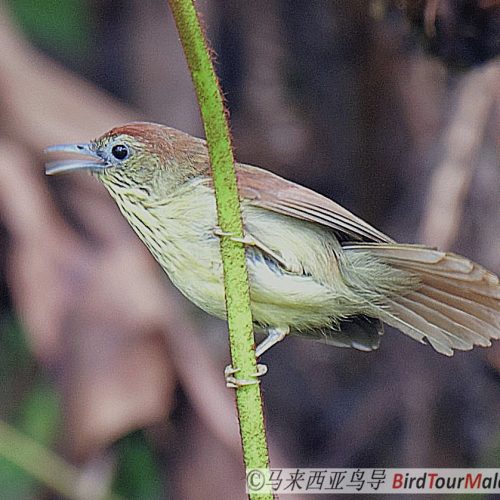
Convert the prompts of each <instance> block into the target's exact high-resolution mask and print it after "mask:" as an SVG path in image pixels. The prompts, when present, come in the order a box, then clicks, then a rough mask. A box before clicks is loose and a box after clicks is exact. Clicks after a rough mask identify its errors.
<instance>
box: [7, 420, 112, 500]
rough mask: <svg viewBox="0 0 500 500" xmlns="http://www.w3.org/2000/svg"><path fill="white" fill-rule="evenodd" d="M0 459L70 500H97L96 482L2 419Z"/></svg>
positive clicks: (107, 497)
mask: <svg viewBox="0 0 500 500" xmlns="http://www.w3.org/2000/svg"><path fill="white" fill-rule="evenodd" d="M0 456H3V457H4V458H6V459H7V460H9V461H10V462H12V463H13V464H15V465H17V466H18V467H19V468H21V469H22V470H24V471H25V472H27V473H28V474H30V475H31V476H33V477H35V478H36V479H38V480H39V481H40V482H41V483H43V484H45V485H46V486H47V487H49V488H50V489H52V490H53V491H55V492H57V493H58V494H59V495H62V496H64V497H66V498H69V499H71V500H82V499H86V498H98V497H97V496H96V488H95V481H94V480H91V479H90V480H89V481H88V482H87V481H85V480H84V477H83V476H82V473H81V472H80V471H79V470H78V469H77V468H76V467H74V466H73V465H71V464H68V463H67V462H65V461H64V460H63V459H62V458H60V457H59V456H57V455H56V454H55V453H53V452H52V451H50V450H48V449H47V448H45V447H44V446H42V445H41V444H39V443H37V442H36V441H34V440H33V439H31V438H30V437H28V436H25V435H24V434H21V433H20V432H18V431H17V430H16V429H15V428H14V427H11V426H10V425H9V424H7V423H6V422H4V421H3V420H0ZM100 498H102V499H107V500H119V499H120V497H118V496H115V495H110V494H106V493H104V494H103V495H102V496H101V497H100Z"/></svg>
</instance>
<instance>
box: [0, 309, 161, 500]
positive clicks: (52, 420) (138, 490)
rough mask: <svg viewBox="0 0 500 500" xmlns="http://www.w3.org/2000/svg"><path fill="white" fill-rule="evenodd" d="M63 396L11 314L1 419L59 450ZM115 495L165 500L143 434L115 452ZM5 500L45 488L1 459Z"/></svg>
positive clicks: (5, 320) (3, 324) (0, 380)
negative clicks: (36, 358)
mask: <svg viewBox="0 0 500 500" xmlns="http://www.w3.org/2000/svg"><path fill="white" fill-rule="evenodd" d="M61 412H62V407H61V404H60V398H59V394H58V392H57V391H56V389H55V387H54V385H52V384H51V383H50V382H49V381H48V380H47V378H46V375H45V372H44V370H43V369H42V368H41V367H40V366H39V365H38V364H37V363H36V361H35V359H34V358H33V356H32V355H31V353H30V350H29V347H28V346H27V344H26V340H25V336H24V333H23V330H22V328H21V326H20V325H19V323H18V322H17V321H16V320H15V319H14V318H12V317H11V316H9V315H4V316H3V317H2V319H1V320H0V418H1V419H4V420H6V421H8V422H11V423H12V424H13V425H14V427H16V428H17V429H18V430H19V431H20V432H21V433H22V434H24V435H26V436H29V437H31V438H32V439H33V440H35V441H36V442H38V443H40V444H42V445H43V446H45V447H47V448H50V449H54V447H56V446H57V444H58V442H60V439H61V436H60V435H58V432H59V430H60V428H61V425H60V424H61ZM114 452H115V456H116V463H117V466H116V474H115V478H114V481H113V491H115V492H117V493H119V494H120V495H121V496H123V497H124V498H127V499H130V500H156V499H158V500H159V499H161V498H165V497H166V495H165V488H164V486H165V485H164V480H163V477H164V474H161V471H160V468H159V466H158V463H157V457H156V455H155V450H154V447H153V446H152V443H151V442H150V441H148V439H147V437H146V435H145V434H144V432H143V431H137V432H134V433H131V434H130V435H128V436H126V437H124V438H123V439H121V440H120V441H118V442H117V443H116V446H115V447H114ZM0 485H1V493H0V497H1V498H6V499H7V498H8V499H15V500H21V499H25V498H26V499H28V498H33V497H34V496H35V494H36V492H37V491H39V489H40V486H39V485H38V483H37V481H36V480H35V479H33V478H32V477H31V476H30V475H29V474H28V473H26V472H25V471H23V470H21V469H20V468H19V467H17V466H16V465H14V464H12V463H11V462H9V461H8V460H6V459H5V458H4V457H2V456H0Z"/></svg>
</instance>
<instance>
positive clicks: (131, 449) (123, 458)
mask: <svg viewBox="0 0 500 500" xmlns="http://www.w3.org/2000/svg"><path fill="white" fill-rule="evenodd" d="M116 450H117V454H118V457H119V458H118V460H119V462H118V469H117V473H116V478H115V486H114V488H113V491H116V492H117V493H118V494H120V495H123V496H124V497H126V498H130V499H133V500H156V499H161V498H167V495H166V492H165V488H164V484H163V481H162V479H161V478H162V476H161V475H160V470H159V468H158V465H157V463H156V461H155V456H154V453H153V451H152V450H151V446H150V445H149V443H148V441H147V439H146V436H145V435H144V432H143V431H137V432H133V433H131V434H129V435H128V436H126V437H124V438H123V439H121V440H120V441H119V442H118V443H117V444H116Z"/></svg>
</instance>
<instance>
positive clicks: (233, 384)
mask: <svg viewBox="0 0 500 500" xmlns="http://www.w3.org/2000/svg"><path fill="white" fill-rule="evenodd" d="M239 371H240V368H233V367H232V366H231V365H227V366H226V368H225V369H224V378H225V379H226V387H229V388H230V389H238V388H240V387H243V386H245V385H254V384H260V380H258V379H256V378H254V379H241V378H236V377H235V376H234V375H235V374H236V373H238V372H239ZM266 373H267V366H266V365H262V364H258V365H257V372H256V373H252V374H251V375H250V376H251V377H262V375H265V374H266Z"/></svg>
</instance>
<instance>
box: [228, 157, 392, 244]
mask: <svg viewBox="0 0 500 500" xmlns="http://www.w3.org/2000/svg"><path fill="white" fill-rule="evenodd" d="M236 173H237V178H238V189H239V193H240V196H241V198H242V199H246V200H248V201H249V202H250V203H251V204H252V205H255V206H259V207H262V208H265V209H267V210H271V211H273V212H278V213H281V214H284V215H288V216H290V217H295V218H297V219H302V220H305V221H309V222H314V223H316V224H321V225H322V226H325V227H327V228H330V229H333V230H334V231H335V232H336V233H337V236H339V239H340V240H341V241H366V242H378V243H390V242H393V240H392V239H391V238H389V237H388V236H386V235H385V234H384V233H382V232H380V231H378V230H377V229H375V228H374V227H372V226H370V225H369V224H367V223H366V222H364V221H363V220H362V219H360V218H358V217H356V216H355V215H353V214H352V213H351V212H349V211H348V210H346V209H345V208H343V207H341V206H340V205H338V204H337V203H335V202H334V201H332V200H330V199H328V198H326V197H324V196H322V195H320V194H318V193H315V192H314V191H312V190H310V189H307V188H305V187H303V186H300V185H298V184H295V183H294V182H291V181H287V180H286V179H283V178H282V177H279V176H278V175H275V174H273V173H271V172H269V171H267V170H263V169H260V168H257V167H251V166H249V165H241V164H239V165H237V168H236Z"/></svg>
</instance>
